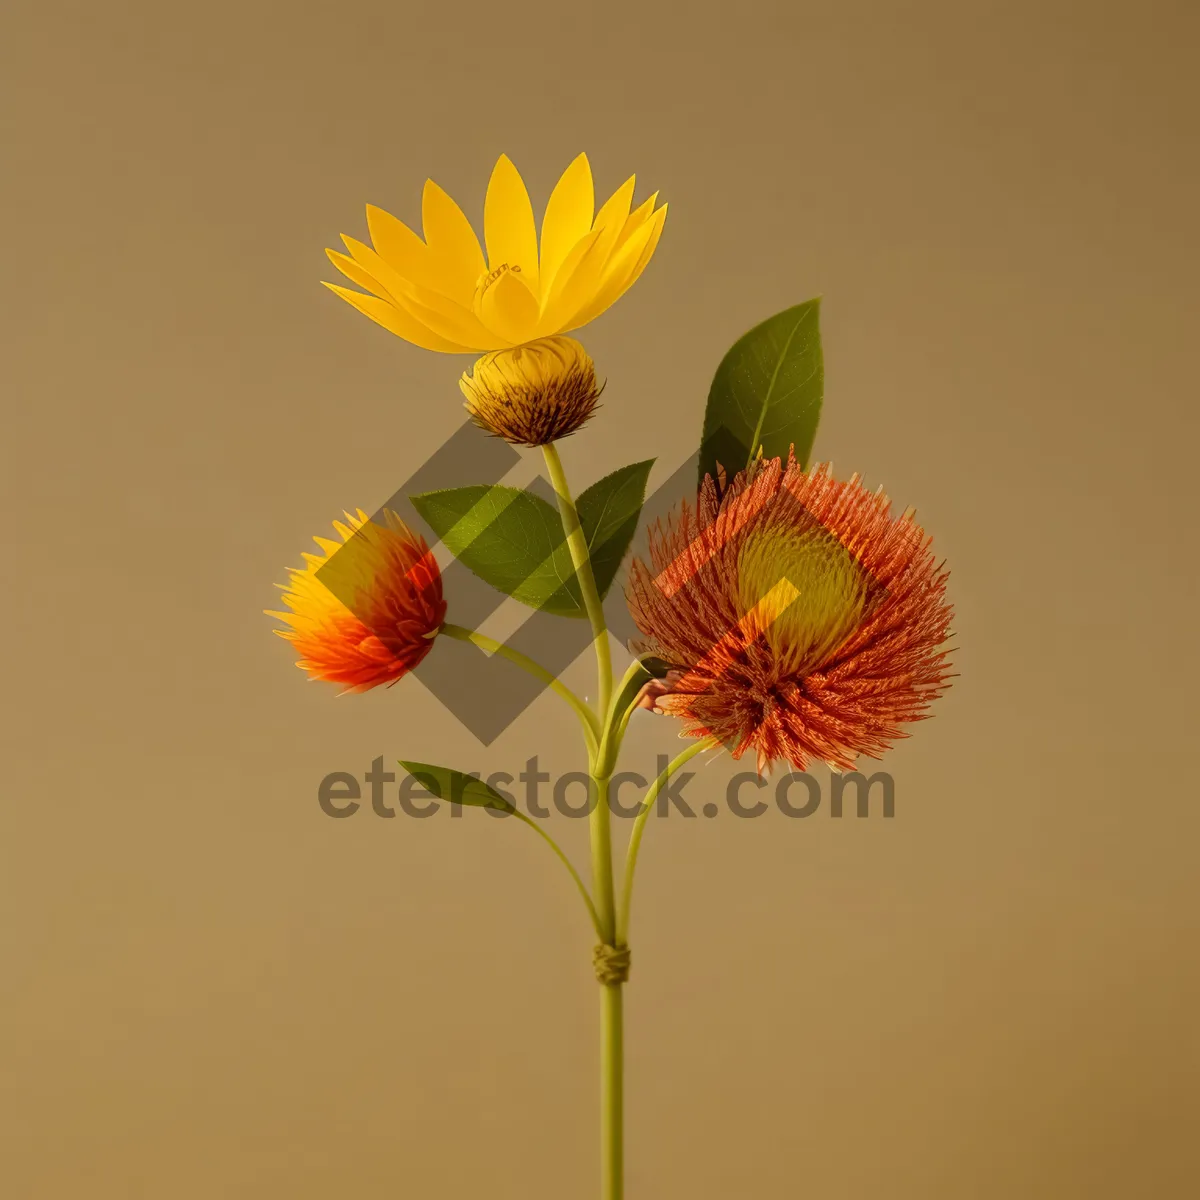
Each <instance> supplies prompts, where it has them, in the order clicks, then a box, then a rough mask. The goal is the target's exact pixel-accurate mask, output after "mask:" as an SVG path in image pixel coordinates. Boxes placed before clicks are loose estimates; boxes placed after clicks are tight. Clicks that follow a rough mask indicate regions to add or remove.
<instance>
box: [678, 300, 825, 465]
mask: <svg viewBox="0 0 1200 1200" xmlns="http://www.w3.org/2000/svg"><path fill="white" fill-rule="evenodd" d="M820 306H821V301H820V300H819V299H816V300H809V301H807V302H805V303H804V304H798V305H796V306H795V307H794V308H789V309H785V310H784V311H783V312H781V313H777V314H776V315H775V316H773V317H769V318H768V319H767V320H765V321H764V322H763V323H762V324H761V325H756V326H755V327H754V328H753V329H751V330H750V332H749V333H747V334H745V335H743V336H742V337H740V338H739V339H738V340H737V341H736V342H734V344H733V346H732V347H731V348H730V350H729V352H728V353H727V354H726V355H725V357H724V358H723V359H722V360H721V364H720V366H718V367H717V372H716V375H715V376H714V377H713V381H712V387H711V388H709V392H708V406H707V407H706V409H705V412H704V432H703V435H702V438H701V445H700V482H701V483H703V481H704V476H705V475H713V476H715V475H716V473H717V466H718V464H720V465H721V466H722V467H724V468H725V471H726V472H727V474H728V475H729V477H730V478H732V477H733V476H734V475H736V474H737V472H739V471H742V470H744V469H745V468H746V467H747V466H748V465H749V463H750V462H751V461H752V460H753V458H754V457H755V455H756V454H757V452H758V450H759V448H760V447H761V448H762V452H763V456H764V457H765V458H768V459H770V458H782V459H784V461H785V462H786V460H787V455H788V450H789V448H790V447H793V446H794V447H795V452H796V458H797V459H798V460H799V461H800V463H801V465H805V466H806V465H807V463H808V456H809V454H810V453H811V451H812V444H813V439H814V438H815V437H816V435H817V423H818V421H820V419H821V398H822V394H823V391H824V379H825V369H824V362H823V359H822V356H821V331H820V323H819V316H820Z"/></svg>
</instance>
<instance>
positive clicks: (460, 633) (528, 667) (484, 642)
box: [441, 623, 600, 754]
mask: <svg viewBox="0 0 1200 1200" xmlns="http://www.w3.org/2000/svg"><path fill="white" fill-rule="evenodd" d="M441 632H442V633H443V634H445V635H446V637H452V638H456V639H457V640H458V641H460V642H470V643H471V644H472V645H473V646H478V647H479V648H480V649H481V650H486V651H487V652H488V653H489V654H499V655H500V657H501V658H507V659H508V661H509V662H511V663H515V664H516V665H517V666H518V667H520V668H521V669H522V670H523V671H528V672H529V674H530V675H532V676H533V677H534V678H535V679H540V680H541V681H542V682H543V683H545V684H547V685H548V686H549V687H550V688H551V689H552V690H553V691H555V692H557V693H558V695H560V696H561V697H562V698H563V699H564V700H565V701H566V702H567V703H568V704H569V705H570V706H571V707H572V708H573V709H574V710H575V712H576V714H577V715H578V717H579V720H580V722H581V723H582V725H583V732H584V735H585V737H586V738H587V744H588V751H589V752H590V753H592V754H594V753H595V752H596V744H597V742H596V739H597V738H598V737H599V734H600V722H599V720H598V719H597V717H596V714H595V713H594V712H592V710H591V709H590V708H588V706H587V705H586V704H584V702H583V701H582V700H580V698H579V697H578V696H577V695H575V693H574V692H573V691H571V689H570V688H569V687H567V685H566V684H565V683H563V682H562V680H560V679H559V678H558V677H557V676H556V675H554V674H552V673H551V672H550V671H547V670H546V668H545V667H543V666H542V665H541V663H538V662H534V660H533V659H532V658H529V657H527V656H526V655H524V654H522V653H521V652H520V650H514V649H513V648H512V647H511V646H506V645H505V644H504V643H503V642H498V641H496V639H495V638H491V637H488V636H487V634H486V633H479V632H477V631H476V630H474V629H465V628H464V627H463V626H462V625H451V624H449V623H447V624H445V625H443V626H442V628H441Z"/></svg>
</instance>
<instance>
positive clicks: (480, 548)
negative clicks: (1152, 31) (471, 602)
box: [410, 484, 587, 617]
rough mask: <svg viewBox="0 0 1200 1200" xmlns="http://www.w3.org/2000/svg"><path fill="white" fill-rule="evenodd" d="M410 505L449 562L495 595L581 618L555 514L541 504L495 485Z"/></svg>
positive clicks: (428, 495) (428, 496) (429, 496)
mask: <svg viewBox="0 0 1200 1200" xmlns="http://www.w3.org/2000/svg"><path fill="white" fill-rule="evenodd" d="M410 499H411V500H412V502H413V506H414V507H415V508H416V510H417V512H419V513H420V514H421V516H422V517H423V518H424V519H425V520H426V521H427V522H428V523H429V525H430V527H431V528H432V529H433V530H434V532H435V533H436V534H437V535H438V537H440V538H441V539H442V541H443V543H445V545H446V548H447V549H448V550H449V551H450V552H451V553H452V554H453V555H454V557H455V558H457V559H458V560H459V561H460V562H462V563H464V564H465V565H466V566H467V567H469V568H470V569H471V570H472V571H474V572H475V574H476V575H478V576H479V578H480V579H482V580H484V582H486V583H489V584H491V586H492V587H494V588H496V589H497V591H501V592H503V593H504V594H505V595H506V596H512V597H514V598H515V599H517V600H520V601H521V603H522V604H528V605H529V607H530V608H536V609H541V610H543V611H545V612H551V613H557V614H559V615H560V616H567V617H583V616H586V615H587V613H586V610H585V609H584V606H583V597H582V594H581V593H580V590H579V584H578V583H577V581H576V579H575V570H574V567H573V566H572V564H571V552H570V551H569V550H568V548H567V543H566V540H565V538H564V537H563V531H562V523H561V521H560V519H559V515H558V512H557V511H556V510H555V509H554V508H552V507H551V506H550V505H549V504H547V503H546V501H545V500H542V499H541V498H540V497H538V496H535V495H533V494H532V493H531V492H526V491H521V490H520V489H518V488H510V487H502V486H500V485H498V484H497V485H494V486H491V487H488V486H486V485H482V484H477V485H474V486H471V487H461V488H447V489H445V490H443V491H436V492H425V493H423V494H422V495H419V496H412V497H410Z"/></svg>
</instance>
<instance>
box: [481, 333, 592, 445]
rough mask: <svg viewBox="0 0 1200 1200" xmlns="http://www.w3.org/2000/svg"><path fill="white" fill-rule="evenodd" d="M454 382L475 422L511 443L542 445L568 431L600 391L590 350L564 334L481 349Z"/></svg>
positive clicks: (577, 424) (576, 425)
mask: <svg viewBox="0 0 1200 1200" xmlns="http://www.w3.org/2000/svg"><path fill="white" fill-rule="evenodd" d="M459 387H460V388H462V393H463V395H464V396H465V397H466V398H467V411H468V412H469V413H470V414H471V416H472V417H473V418H474V419H475V424H476V425H478V426H479V427H480V428H481V429H486V430H487V431H488V433H492V434H495V436H496V437H502V438H504V439H505V441H508V442H512V443H513V445H516V446H545V445H548V444H549V443H550V442H555V441H558V439H559V438H564V437H566V436H567V435H568V434H570V433H574V432H575V431H576V430H577V429H579V428H580V426H582V425H583V423H584V422H585V421H586V420H587V419H588V417H590V416H591V415H592V413H593V412H594V411H595V408H596V401H597V400H598V399H599V397H600V392H601V385H600V384H598V383H597V382H596V368H595V365H594V364H593V363H592V360H591V356H590V355H589V354H588V352H587V351H586V350H585V349H584V348H583V347H582V346H581V345H580V344H579V343H578V342H577V341H576V340H575V339H574V338H569V337H548V338H541V339H540V340H538V341H536V342H530V343H528V344H527V345H524V346H516V347H514V348H513V349H511V350H495V351H493V352H492V353H491V354H485V355H484V356H483V357H482V358H480V359H479V360H478V361H477V362H476V363H475V366H474V368H473V369H472V370H471V371H470V372H466V373H464V374H463V377H462V379H460V380H459Z"/></svg>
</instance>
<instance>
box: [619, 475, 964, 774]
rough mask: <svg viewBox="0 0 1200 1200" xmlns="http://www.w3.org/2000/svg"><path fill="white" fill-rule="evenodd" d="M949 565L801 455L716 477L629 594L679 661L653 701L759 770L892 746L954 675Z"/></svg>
mask: <svg viewBox="0 0 1200 1200" xmlns="http://www.w3.org/2000/svg"><path fill="white" fill-rule="evenodd" d="M947 576H948V573H947V572H946V570H945V569H944V567H943V566H942V565H941V564H939V563H937V562H936V561H935V560H934V558H933V555H932V553H931V552H930V539H929V537H928V536H927V535H926V534H925V533H924V532H923V531H922V530H921V528H920V527H919V526H918V525H917V524H916V523H915V522H914V521H913V519H912V515H911V514H910V513H905V514H904V515H902V516H900V517H893V516H892V513H891V505H890V503H889V501H888V498H887V497H886V496H885V495H884V494H883V492H882V490H880V491H878V492H875V493H871V492H869V491H867V490H866V488H864V487H863V486H862V485H861V483H860V482H859V480H858V476H854V477H853V478H852V479H850V480H849V481H848V482H839V481H838V480H836V479H834V478H833V476H832V474H831V473H830V470H829V468H828V467H817V468H815V469H814V470H812V471H810V472H807V473H806V472H805V471H803V470H802V469H801V468H800V466H799V465H798V464H797V463H796V461H795V460H794V459H790V460H789V461H788V462H787V463H786V464H784V463H782V462H781V461H780V460H779V459H774V460H772V461H770V462H760V463H758V464H756V465H755V467H754V468H753V469H752V470H751V471H750V472H748V473H747V472H743V473H742V474H740V475H738V476H737V477H736V478H735V479H734V480H733V482H732V483H731V484H730V485H729V487H728V488H727V489H726V490H725V491H724V493H723V494H722V493H721V491H720V489H719V487H718V484H717V483H716V482H715V481H714V480H713V479H712V478H711V477H709V478H707V479H706V480H705V482H704V486H703V487H702V488H701V491H700V495H699V498H698V500H697V503H696V506H695V508H694V509H693V508H692V507H691V506H690V505H688V504H686V503H685V504H684V505H682V506H681V508H680V509H679V510H678V511H677V512H676V513H675V514H674V515H673V516H672V517H671V518H670V519H669V521H668V522H667V524H666V526H665V527H664V526H663V525H661V524H659V525H656V526H655V527H654V528H653V529H652V530H651V533H650V564H649V565H647V564H646V563H645V562H642V561H641V560H635V562H634V564H633V567H632V571H631V573H630V580H629V585H628V588H627V599H628V601H629V607H630V611H631V612H632V614H633V618H634V620H635V621H636V623H637V626H638V628H639V629H640V630H641V631H642V633H643V634H645V635H646V637H647V638H648V639H649V642H648V643H647V646H646V649H648V650H649V651H651V652H652V653H653V654H655V655H656V656H658V657H660V658H663V659H665V660H666V661H667V662H668V663H670V664H671V665H672V667H673V668H675V673H674V674H673V675H671V676H668V680H667V681H666V682H665V683H660V684H659V685H658V687H657V688H655V695H654V697H653V698H652V699H651V703H652V704H653V705H654V706H655V707H656V708H657V709H659V710H661V711H663V712H667V713H671V714H674V715H676V716H679V717H681V718H683V720H684V723H685V728H684V732H685V735H687V736H690V737H707V736H715V737H718V738H720V740H721V741H722V742H723V743H724V744H725V746H727V747H728V748H729V749H730V751H731V752H732V754H733V756H734V757H735V758H740V757H741V756H742V755H743V754H744V753H746V751H748V750H753V751H754V753H755V755H756V759H757V765H758V770H759V773H760V774H761V773H762V772H763V771H764V769H767V768H769V766H770V765H771V764H772V763H774V762H775V761H778V760H786V761H787V762H790V763H791V764H792V765H793V766H795V767H796V768H797V769H799V770H801V771H803V770H805V769H806V768H807V767H808V765H809V763H810V762H812V761H813V760H820V761H824V762H827V763H828V764H830V766H833V767H837V768H839V769H849V768H852V767H853V766H854V761H855V758H856V757H857V756H858V755H859V754H866V755H869V756H870V757H875V758H877V757H879V755H880V754H881V753H882V752H883V751H884V750H886V749H887V748H888V747H889V746H890V745H891V743H892V742H893V741H894V740H896V739H897V738H900V737H904V736H906V735H905V734H904V733H903V731H902V730H901V726H902V725H903V724H904V723H906V722H909V721H915V720H918V719H920V718H921V717H923V716H925V715H926V713H925V710H926V708H927V707H928V705H929V703H930V702H931V701H932V700H933V699H935V698H936V697H937V696H939V695H940V694H941V693H942V692H943V691H944V690H945V689H946V687H947V686H948V682H949V678H950V674H949V664H948V662H947V660H946V654H947V651H946V650H945V642H946V639H947V636H948V630H949V624H950V618H951V615H952V610H951V608H950V605H949V604H948V603H947V602H946V597H945V591H946V580H947Z"/></svg>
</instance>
